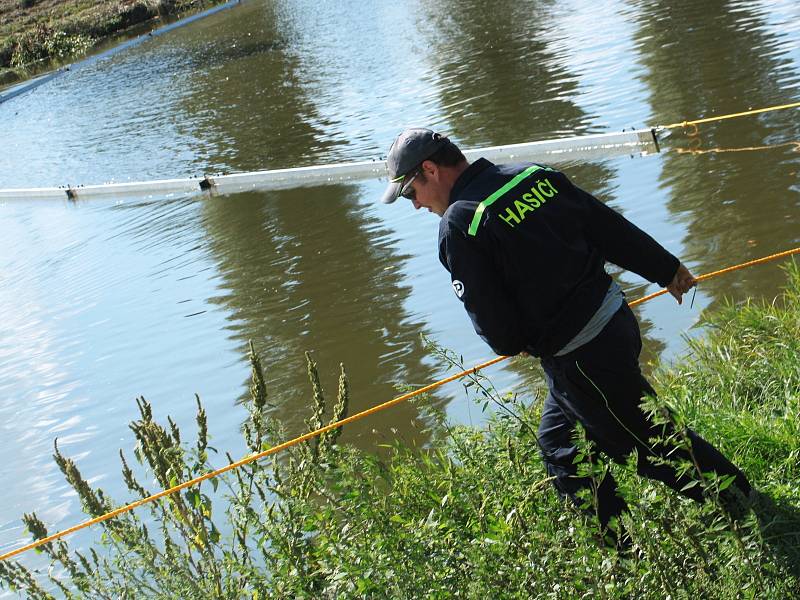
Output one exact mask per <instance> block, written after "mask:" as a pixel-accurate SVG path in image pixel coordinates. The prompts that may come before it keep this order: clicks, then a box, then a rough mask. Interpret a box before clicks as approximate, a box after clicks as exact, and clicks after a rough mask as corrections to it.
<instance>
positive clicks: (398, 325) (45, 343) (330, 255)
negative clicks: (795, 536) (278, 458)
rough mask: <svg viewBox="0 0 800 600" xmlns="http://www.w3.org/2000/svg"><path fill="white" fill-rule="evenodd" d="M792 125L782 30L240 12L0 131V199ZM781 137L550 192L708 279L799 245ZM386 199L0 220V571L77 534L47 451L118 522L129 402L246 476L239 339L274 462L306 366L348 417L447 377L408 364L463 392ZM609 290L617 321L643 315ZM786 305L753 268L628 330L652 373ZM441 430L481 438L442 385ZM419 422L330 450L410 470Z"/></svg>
mask: <svg viewBox="0 0 800 600" xmlns="http://www.w3.org/2000/svg"><path fill="white" fill-rule="evenodd" d="M798 99H800V5H799V4H798V3H797V2H795V1H794V0H770V1H767V0H763V1H760V2H753V1H746V2H745V1H740V2H734V1H721V0H709V1H707V2H695V1H689V0H674V1H669V2H661V1H655V0H628V1H624V0H607V1H599V2H591V3H589V2H579V1H577V0H573V1H567V2H554V1H539V2H507V1H499V2H495V3H492V4H491V9H490V10H489V9H487V4H486V3H485V2H477V1H473V0H459V1H458V2H455V1H448V0H439V1H436V0H433V1H430V2H419V3H415V2H402V1H401V2H391V3H388V2H387V3H384V2H378V1H372V2H363V3H360V4H359V5H358V6H357V7H356V6H347V7H345V5H344V4H343V3H340V2H334V1H325V0H315V1H313V2H310V1H304V0H284V1H279V0H275V1H261V0H258V1H257V0H250V1H245V2H244V3H243V4H242V5H241V6H238V7H235V8H234V9H232V10H229V11H225V12H222V13H220V14H217V15H213V16H211V17H209V18H207V19H205V20H203V21H200V22H197V23H193V24H191V25H189V26H187V27H185V28H182V29H178V30H176V31H174V32H171V33H170V34H169V35H165V36H163V37H160V38H157V39H153V40H150V41H148V42H145V43H144V44H141V45H140V46H137V47H136V48H134V49H132V50H130V51H126V52H123V53H120V54H118V55H116V56H114V57H112V58H110V59H107V60H103V61H99V62H97V63H95V64H92V65H90V66H87V67H85V68H82V69H77V70H75V71H73V72H71V73H68V74H66V75H64V76H62V77H59V78H57V79H55V80H53V81H51V82H49V83H47V84H45V85H42V86H41V87H39V88H38V89H36V90H35V91H34V92H31V93H29V94H26V95H24V96H20V97H17V98H14V99H12V100H9V101H8V102H6V103H4V104H3V105H0V132H2V138H1V139H2V142H1V144H0V148H1V149H2V152H0V188H13V187H35V186H50V185H61V184H78V183H84V184H88V183H101V182H104V181H109V180H115V181H125V180H145V179H154V178H171V177H185V176H190V175H198V174H201V173H203V172H220V171H225V172H234V171H244V170H252V169H266V168H281V167H295V166H306V165H315V164H326V163H333V162H339V161H348V160H363V159H369V158H376V157H379V156H381V155H383V154H385V152H386V149H387V148H388V146H389V144H390V143H391V141H392V139H393V138H394V136H395V135H396V134H397V132H398V131H399V130H400V129H401V128H402V127H404V126H406V125H429V126H432V127H435V128H438V129H440V130H442V131H446V132H448V133H449V134H451V136H452V137H453V138H454V139H456V140H457V141H458V142H460V143H461V144H462V145H463V146H464V147H479V146H484V145H493V144H504V143H515V142H525V141H533V140H541V139H548V138H552V137H558V136H565V135H578V134H589V133H600V132H607V131H618V130H620V129H622V128H630V127H642V126H649V125H656V124H666V123H672V122H675V121H681V120H684V119H691V118H695V117H700V116H708V115H713V114H723V113H728V112H736V111H740V110H746V109H747V108H750V107H754V108H755V107H761V106H769V105H774V104H781V103H786V102H792V101H797V100H798ZM799 115H800V113H798V111H797V110H794V111H784V112H776V113H769V114H763V115H759V116H757V117H750V118H746V119H738V120H730V121H724V122H720V123H716V124H711V125H707V126H702V127H701V129H700V132H699V133H700V135H699V137H696V138H693V139H690V138H687V137H686V136H685V135H684V134H683V133H682V132H681V131H680V130H678V131H677V132H676V133H675V134H674V135H673V136H672V137H670V138H669V139H668V140H667V141H666V142H665V144H664V148H663V150H664V151H663V152H662V153H661V154H659V155H657V156H651V157H644V158H636V159H631V158H628V157H624V158H613V159H609V160H605V161H600V162H593V163H590V164H573V165H567V166H566V167H565V169H566V170H567V172H568V173H569V174H570V175H571V176H572V178H573V179H574V180H575V181H576V182H577V183H578V184H579V185H581V186H583V187H585V188H586V189H588V190H590V191H592V192H594V193H595V194H596V195H598V196H599V197H601V198H602V199H604V200H606V201H608V203H609V204H611V205H612V206H614V207H615V208H617V209H619V210H621V211H622V212H624V213H625V214H626V216H628V217H629V218H630V219H631V220H633V221H634V222H636V223H637V224H639V225H640V226H642V227H643V228H644V229H646V230H647V231H649V232H650V233H652V234H653V235H654V236H655V237H656V238H657V239H659V240H660V241H661V242H662V243H663V244H664V245H665V246H666V247H667V248H669V249H670V250H671V251H672V252H674V253H675V254H677V255H679V256H680V257H681V258H682V259H683V260H684V261H685V262H686V263H687V264H688V265H689V266H690V268H691V269H692V270H693V271H695V272H696V273H705V272H709V271H712V270H715V269H718V268H720V267H722V266H727V265H730V264H734V263H738V262H741V261H744V260H748V259H752V258H757V257H759V256H763V255H766V254H769V253H772V252H775V251H779V250H782V249H786V248H791V247H795V246H798V245H800V176H799V175H798V169H799V168H800V154H799V153H798V152H797V151H796V150H797V148H796V146H793V145H791V144H788V142H793V141H798V140H800V118H798V117H799ZM762 146H774V147H772V148H767V149H762V150H743V151H736V152H734V151H726V152H707V151H708V150H711V149H725V150H734V149H745V148H754V147H762ZM686 149H695V150H699V151H701V152H704V153H695V154H689V153H685V152H684V153H680V152H679V150H686ZM384 185H385V182H384V181H377V180H376V181H368V182H364V183H360V184H353V185H347V186H330V187H314V188H299V189H295V190H289V191H283V192H264V193H247V194H240V195H235V196H229V197H218V198H204V197H201V196H196V197H191V198H177V199H170V200H158V201H155V200H154V201H118V202H102V201H91V202H77V203H69V202H66V201H64V202H50V201H47V202H42V201H27V202H23V201H13V202H6V203H4V204H0V314H2V319H0V453H1V454H2V456H3V460H2V467H0V486H2V487H3V490H4V494H3V499H2V503H1V504H0V551H7V550H9V549H11V548H13V547H15V546H17V545H18V544H20V543H21V542H23V540H25V539H26V534H25V532H24V530H23V528H22V525H21V523H20V520H19V517H20V515H21V514H22V513H23V512H26V511H31V510H34V509H35V510H36V511H37V513H38V514H39V516H40V517H41V518H43V519H44V521H45V522H46V523H47V524H48V525H49V526H50V527H51V528H52V529H53V530H55V529H61V528H64V527H66V526H69V525H72V524H73V523H75V522H77V521H79V520H82V514H81V512H80V508H79V506H78V503H77V500H76V497H75V496H74V495H73V494H72V493H70V491H69V488H68V487H67V485H66V484H65V483H64V482H63V479H62V477H61V474H60V473H59V472H58V470H57V468H56V466H55V464H54V463H53V461H52V459H51V456H50V455H51V452H52V444H53V439H54V438H58V440H59V446H60V448H61V449H62V451H63V452H64V453H65V454H68V455H70V456H72V457H74V458H76V459H77V461H78V465H79V467H80V468H81V469H82V471H83V473H84V474H85V475H86V477H87V478H88V479H90V480H91V481H92V482H93V483H96V484H100V485H102V486H104V487H105V488H106V489H107V491H109V492H110V493H111V494H112V495H113V496H114V497H116V498H117V499H118V500H120V501H123V500H126V499H128V496H127V495H126V494H125V492H124V488H123V485H122V483H121V477H120V470H119V460H118V457H117V450H118V448H120V447H122V448H125V449H126V451H127V452H128V454H129V455H130V454H131V451H132V445H133V444H132V435H131V433H130V431H129V430H128V428H127V423H128V422H129V421H130V420H131V419H134V418H135V417H136V416H137V412H136V405H135V402H134V398H135V397H137V396H138V395H144V396H145V397H146V398H148V399H149V400H150V401H151V402H152V403H153V404H154V410H155V413H156V414H157V415H159V416H161V417H165V416H166V415H167V414H170V415H172V416H173V417H174V418H175V420H176V421H177V422H178V424H179V425H181V426H183V427H184V428H185V429H186V431H185V436H186V437H191V436H190V432H191V431H192V430H193V423H194V411H195V400H194V393H195V392H197V393H198V394H199V395H200V396H201V398H202V399H203V401H204V403H205V406H206V409H207V411H208V414H209V424H210V431H211V434H212V436H213V440H212V444H213V445H214V446H215V447H217V448H219V449H220V450H223V451H224V450H227V451H230V452H231V453H232V454H233V455H234V456H238V455H241V454H242V452H243V451H244V449H243V446H242V444H241V442H240V441H239V438H240V435H239V426H240V424H241V422H242V420H243V418H244V412H243V410H242V409H241V407H240V406H239V405H238V401H239V400H240V399H241V398H242V397H243V396H244V395H245V394H246V393H247V384H248V377H249V365H248V362H247V356H246V348H247V340H248V339H252V340H253V341H254V343H255V344H256V346H257V348H258V349H259V350H260V351H261V352H262V355H263V358H264V361H265V364H266V366H267V369H268V379H269V381H270V394H271V401H272V402H273V403H274V404H275V405H276V407H277V408H276V409H275V410H276V414H278V415H280V417H281V418H282V420H283V421H284V422H285V424H286V427H287V429H288V431H289V432H297V431H299V430H300V429H301V428H302V427H303V418H304V417H306V416H307V414H308V410H307V402H308V398H309V394H308V391H307V390H308V386H307V383H306V379H305V364H304V358H303V351H305V350H312V351H313V354H314V357H315V358H316V359H317V360H318V361H319V363H320V368H321V372H322V376H323V383H324V384H325V385H326V386H327V387H328V388H329V389H330V392H331V393H333V391H334V390H335V384H336V373H337V370H338V363H339V362H344V363H345V365H346V367H347V370H348V373H349V375H350V383H351V388H352V410H353V411H357V410H362V409H364V408H367V407H368V406H372V405H374V404H377V403H379V402H381V401H384V400H386V399H388V398H390V397H392V396H393V395H395V389H394V386H395V385H396V384H401V383H410V384H423V383H427V382H430V381H433V380H435V379H437V378H439V377H440V376H442V375H444V374H445V370H444V369H442V368H441V367H440V366H439V365H437V363H436V362H435V361H434V360H432V359H431V358H430V357H429V355H428V354H427V353H426V351H425V350H424V348H423V347H422V344H421V342H420V334H423V333H424V334H427V335H429V336H431V337H432V338H433V339H435V340H436V341H438V342H440V343H441V344H443V345H445V346H447V347H449V348H452V349H455V350H457V351H458V352H459V353H461V354H463V356H464V359H465V361H466V362H467V363H468V364H474V363H476V362H478V361H481V360H484V359H486V358H488V357H490V355H491V352H490V351H489V349H488V348H487V347H485V346H484V345H483V343H482V342H481V341H480V340H479V339H478V338H477V337H476V336H475V335H474V333H473V332H472V329H471V326H470V324H469V321H468V319H467V317H466V315H465V314H464V312H463V310H462V308H461V306H460V304H459V302H458V301H457V299H456V297H455V296H454V295H453V293H452V291H451V289H450V285H449V277H448V276H447V274H446V273H445V272H444V270H443V269H442V268H441V266H440V265H439V264H438V260H437V257H436V228H437V222H436V221H437V219H436V218H435V217H434V216H432V215H429V214H427V213H425V214H422V213H419V214H417V213H414V211H412V210H411V208H410V207H409V206H408V205H407V204H404V203H402V202H400V203H398V204H396V205H392V206H380V205H378V204H376V199H377V198H378V197H379V196H380V192H381V190H382V188H383V186H384ZM619 279H620V281H621V282H622V284H623V285H624V287H625V289H626V291H627V292H628V294H629V297H630V298H635V297H638V296H640V295H642V294H644V293H645V292H648V291H653V290H654V289H655V288H654V286H650V285H646V282H643V281H642V280H641V279H639V278H638V277H637V276H635V275H631V274H622V275H621V276H620V277H619ZM782 281H783V276H782V274H781V272H780V270H779V269H778V268H777V267H776V266H766V267H757V268H754V269H751V270H746V271H741V272H737V273H736V274H734V275H730V276H727V277H724V278H719V279H715V280H712V281H710V282H707V283H704V284H702V286H701V288H700V290H699V292H698V294H697V298H696V299H695V302H694V307H693V308H691V309H690V308H689V306H688V304H685V305H684V306H682V307H678V306H677V305H675V303H674V302H672V301H671V300H668V299H665V298H661V299H658V300H656V301H653V302H652V303H650V304H648V305H646V306H645V307H643V308H642V310H641V311H640V313H639V315H640V317H641V319H642V323H643V332H644V333H645V335H646V359H647V360H653V359H656V358H662V359H665V360H670V359H672V358H675V357H676V356H679V355H680V353H681V352H682V351H683V350H684V349H685V342H684V341H683V340H682V336H683V335H686V334H688V335H697V334H698V331H697V329H696V328H695V329H692V327H693V325H694V324H695V323H696V322H697V320H698V319H699V318H700V316H701V314H702V312H703V311H704V310H706V309H707V308H709V307H713V306H714V305H716V304H718V303H719V302H721V301H722V299H723V298H724V297H731V298H733V299H735V300H744V299H745V298H748V297H755V298H772V297H773V296H775V295H776V294H777V293H778V292H779V288H780V285H781V283H782ZM490 373H491V374H492V376H493V378H494V379H495V381H496V383H497V384H498V385H499V386H500V387H502V388H505V387H509V386H512V385H514V384H517V383H519V382H520V381H522V380H523V379H525V378H528V377H530V371H529V370H528V368H527V367H526V366H525V365H524V364H522V363H517V364H513V365H507V366H504V367H495V368H493V369H492V371H491V372H490ZM523 389H525V388H524V387H523ZM434 401H435V402H437V403H438V404H439V405H440V406H444V407H446V410H447V412H448V414H449V415H450V416H451V417H452V418H453V419H454V420H456V421H459V422H475V423H477V422H479V421H480V419H481V418H482V417H481V415H480V410H479V409H477V408H476V407H474V406H472V407H470V406H469V404H468V403H467V402H466V401H465V400H464V398H463V394H462V392H461V388H460V386H458V385H453V386H451V387H449V388H446V389H445V390H444V391H442V392H440V393H437V394H436V395H435V398H434ZM415 418H416V419H417V420H418V419H419V414H418V411H417V409H416V408H415V407H413V406H400V407H397V408H394V409H392V410H391V411H389V412H386V413H383V414H381V415H380V416H377V417H375V418H373V419H371V420H370V421H368V422H364V423H363V424H360V425H357V426H354V427H352V428H350V429H349V430H348V431H346V433H345V437H344V440H345V441H349V442H351V443H356V444H359V445H361V446H363V447H366V448H372V447H375V444H377V443H384V442H385V441H386V440H387V439H388V438H393V437H395V436H403V437H406V438H408V437H414V438H415V439H416V440H418V441H420V443H427V442H430V440H428V439H426V437H425V435H424V434H423V433H421V432H420V429H419V428H418V427H415V426H414V425H413V423H412V422H413V420H415ZM223 462H224V461H223V460H222V459H220V460H219V463H220V465H221V464H222V463H223ZM81 539H85V538H80V537H78V538H77V541H79V542H80V541H81Z"/></svg>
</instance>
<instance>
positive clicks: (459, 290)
mask: <svg viewBox="0 0 800 600" xmlns="http://www.w3.org/2000/svg"><path fill="white" fill-rule="evenodd" d="M453 291H454V292H455V293H456V296H458V297H459V298H461V296H463V295H464V284H463V283H461V282H460V281H459V280H458V279H454V280H453Z"/></svg>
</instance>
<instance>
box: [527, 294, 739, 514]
mask: <svg viewBox="0 0 800 600" xmlns="http://www.w3.org/2000/svg"><path fill="white" fill-rule="evenodd" d="M641 349H642V340H641V336H640V334H639V324H638V323H637V321H636V317H635V316H634V314H633V312H632V311H631V309H630V308H629V307H628V305H627V304H624V303H623V305H622V307H621V308H620V309H619V310H618V311H617V313H616V314H615V315H614V317H613V318H612V319H611V321H609V322H608V324H607V325H606V327H605V328H604V329H603V331H601V332H600V334H599V335H598V336H597V337H595V338H594V339H593V340H592V341H590V342H589V343H587V344H585V345H583V346H581V347H580V348H578V349H577V350H575V351H573V352H570V353H568V354H565V355H564V356H558V357H550V358H544V359H542V366H543V367H544V371H545V374H546V376H547V383H548V386H549V388H550V393H549V395H548V397H547V399H546V400H545V403H544V409H543V412H542V420H541V423H540V425H539V443H540V446H541V450H542V456H543V458H544V463H545V466H546V468H547V472H548V473H549V474H550V475H551V476H554V477H556V479H555V480H554V483H555V486H556V489H557V490H558V491H559V492H560V493H561V494H563V495H565V496H568V497H570V498H572V500H573V501H575V502H576V504H579V505H580V503H579V500H578V498H577V497H576V493H577V492H578V491H579V490H581V489H585V488H589V489H591V486H592V479H591V478H587V477H578V476H577V472H578V465H577V464H576V463H575V457H576V456H577V455H578V450H577V448H576V447H575V444H574V434H575V423H576V422H580V423H581V424H582V425H583V427H584V428H585V430H586V433H587V437H588V438H589V439H590V440H591V441H592V442H594V445H595V447H596V448H597V449H598V450H600V451H602V452H603V453H604V454H606V455H607V456H608V457H609V458H611V459H612V460H614V461H616V462H624V461H625V460H626V458H627V457H628V456H629V455H630V454H631V452H632V451H633V450H634V449H636V450H637V452H638V463H637V470H638V472H639V474H640V475H644V476H645V477H649V478H651V479H657V480H659V481H662V482H664V483H665V484H667V485H668V486H669V487H671V488H673V489H674V490H677V491H678V492H680V493H681V494H683V495H685V496H688V497H690V498H692V499H694V500H698V501H700V500H702V499H703V495H702V488H701V486H699V485H695V486H691V487H689V488H688V489H685V490H682V488H683V487H684V486H685V485H687V484H688V483H690V482H691V481H692V480H696V479H697V474H696V469H693V470H692V471H690V472H689V473H688V475H683V476H681V475H679V474H678V473H677V472H676V470H675V469H674V468H673V467H672V466H670V465H664V464H654V463H653V462H652V460H650V459H652V458H666V459H669V460H671V461H676V460H681V459H683V460H687V461H691V462H693V463H696V464H697V466H699V467H700V470H701V471H702V472H703V473H707V472H709V471H713V472H715V473H718V474H719V475H734V476H735V480H734V483H735V485H736V487H738V488H739V490H740V491H741V492H742V493H743V494H745V495H747V494H748V493H749V492H750V484H749V482H748V481H747V478H746V477H745V475H744V474H743V473H742V472H741V471H740V470H739V469H737V468H736V467H735V466H734V465H733V464H732V463H731V462H730V461H729V460H728V459H727V458H725V457H724V456H723V455H722V454H721V453H720V452H719V450H717V449H716V448H715V447H714V446H712V445H711V444H709V443H708V442H707V441H705V440H704V439H703V438H701V437H700V436H699V435H697V434H696V433H695V432H693V431H691V430H689V431H688V436H689V439H690V440H691V447H692V452H691V455H690V453H689V452H687V451H686V450H683V449H676V448H675V446H674V445H667V444H664V443H654V442H652V441H651V438H654V437H655V438H665V437H666V436H667V435H669V434H670V433H672V432H673V431H674V430H673V429H672V428H670V427H669V426H668V427H667V428H666V430H665V429H664V427H663V426H662V425H655V424H654V423H653V422H652V421H651V419H650V418H648V416H647V415H646V414H645V413H644V412H643V411H642V409H641V408H640V406H639V404H640V402H641V401H642V399H643V397H644V396H646V395H652V396H655V392H654V390H653V388H652V387H651V386H650V384H649V383H648V382H647V380H646V379H645V378H644V377H643V376H642V373H641V370H640V368H639V352H640V351H641ZM584 460H591V457H590V456H589V455H587V456H586V457H585V458H584ZM595 493H596V498H597V507H596V508H597V512H598V517H599V518H600V523H601V525H602V526H603V527H605V526H606V525H607V524H608V521H609V519H611V517H614V516H617V515H619V514H620V513H621V512H622V511H624V510H626V509H627V506H626V504H625V501H624V500H623V499H622V498H620V497H619V496H618V495H617V484H616V482H615V481H614V478H613V477H612V476H611V474H610V473H609V474H606V476H605V477H604V478H603V479H602V481H600V482H599V485H598V486H597V489H596V490H595Z"/></svg>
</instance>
